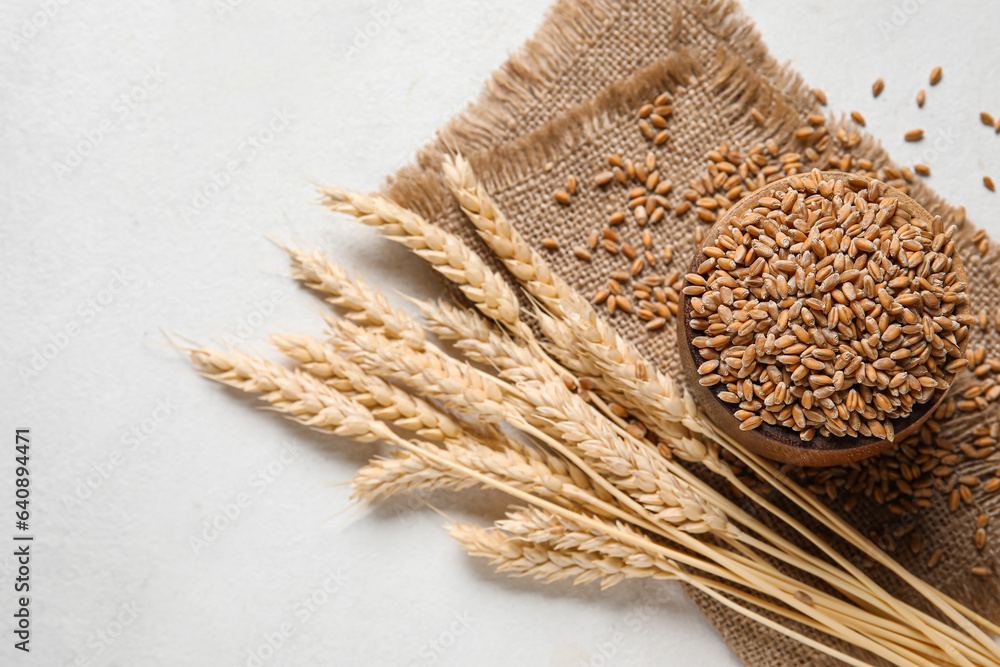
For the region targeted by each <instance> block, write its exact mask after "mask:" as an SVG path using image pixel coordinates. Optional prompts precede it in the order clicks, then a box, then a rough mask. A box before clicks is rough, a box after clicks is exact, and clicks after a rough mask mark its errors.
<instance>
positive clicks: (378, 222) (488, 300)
mask: <svg viewBox="0 0 1000 667" xmlns="http://www.w3.org/2000/svg"><path fill="white" fill-rule="evenodd" d="M322 194H323V202H324V203H325V204H326V205H327V206H328V207H329V208H330V209H332V210H334V211H339V212H341V213H346V214H348V215H352V216H354V217H355V218H357V219H358V220H360V221H361V222H363V223H364V224H366V225H370V226H373V227H377V228H378V229H379V230H381V231H382V233H384V234H385V235H386V236H387V237H389V238H390V239H392V240H394V241H397V242H399V243H402V244H403V245H405V246H407V247H408V248H410V249H411V250H413V251H414V252H415V253H416V254H417V255H418V256H419V257H421V258H422V259H424V260H425V261H427V262H428V263H429V264H430V265H431V266H433V267H434V269H435V270H436V271H437V272H438V273H440V274H441V275H442V276H444V277H445V278H447V279H448V280H450V281H451V282H453V283H455V284H456V285H458V286H459V288H460V289H461V290H462V293H463V294H465V296H466V297H468V298H469V300H470V301H472V302H473V303H474V304H476V307H477V308H479V309H480V310H481V311H482V312H483V314H484V315H486V316H487V317H489V318H490V319H494V320H497V321H498V322H501V323H502V324H503V325H504V326H505V327H507V328H509V329H510V331H511V332H513V333H515V334H517V335H525V336H530V330H529V329H528V328H527V326H525V324H524V323H523V322H521V319H520V305H519V303H518V299H517V295H516V294H515V293H514V290H513V289H511V287H510V285H508V284H507V282H506V281H505V280H503V279H502V278H500V277H499V276H498V275H497V274H496V273H495V272H494V271H493V270H492V269H490V268H489V267H488V266H486V264H485V263H484V262H483V261H482V259H481V258H480V257H479V255H477V254H476V253H475V252H473V251H472V250H471V249H470V248H469V247H468V246H467V245H465V242H463V241H462V240H461V239H459V238H458V237H457V236H455V235H454V234H451V233H448V232H446V231H444V230H443V229H441V228H440V227H439V226H437V225H434V224H432V223H430V222H428V221H427V220H424V219H423V218H422V217H421V216H419V215H417V214H416V213H413V212H412V211H409V210H407V209H405V208H403V207H402V206H399V205H397V204H395V203H394V202H392V201H390V200H388V199H386V198H384V197H380V196H369V195H363V194H361V193H358V192H352V191H349V190H341V189H339V188H323V189H322Z"/></svg>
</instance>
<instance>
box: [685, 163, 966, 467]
mask: <svg viewBox="0 0 1000 667" xmlns="http://www.w3.org/2000/svg"><path fill="white" fill-rule="evenodd" d="M823 176H824V178H826V179H829V178H834V179H837V180H846V179H847V178H856V177H857V176H856V175H855V174H845V173H843V172H836V171H825V172H823ZM788 181H789V178H783V179H781V180H779V181H775V182H774V183H771V184H770V185H767V186H765V187H763V188H761V189H760V190H757V191H756V192H753V193H752V194H750V195H747V196H746V197H745V198H743V199H742V200H740V201H739V202H737V203H736V205H735V206H733V207H732V208H731V209H729V211H727V212H726V214H725V215H724V216H723V217H722V219H720V220H719V221H718V222H716V223H715V225H714V226H713V227H712V229H711V230H710V231H709V232H708V235H707V236H706V237H705V240H704V242H703V243H702V245H701V248H699V249H698V253H697V254H696V255H695V257H694V260H693V261H692V262H691V267H690V269H689V271H690V272H695V271H696V269H697V267H698V265H699V264H701V263H702V262H703V261H705V259H707V257H706V255H705V254H704V253H703V252H702V249H703V248H705V247H706V246H709V245H712V244H714V243H715V239H716V237H717V236H718V235H719V233H720V231H721V230H722V229H724V228H725V227H726V226H727V225H728V224H729V221H730V220H731V219H732V218H733V217H734V216H736V217H737V218H741V217H742V216H743V214H744V213H746V212H747V211H748V210H750V209H752V208H754V207H755V206H756V205H757V202H758V201H759V200H760V199H761V198H763V197H770V196H772V195H773V193H774V192H775V191H776V190H781V189H783V188H786V187H788V184H789V183H788ZM886 193H887V194H889V195H891V196H893V197H897V198H898V200H899V206H901V207H902V208H904V209H905V210H906V211H907V212H908V213H910V214H911V216H912V217H915V218H921V219H923V220H926V221H927V222H930V221H931V220H932V219H933V216H931V214H930V213H928V212H927V211H926V210H924V208H923V207H922V206H920V204H918V203H917V202H916V201H914V200H913V199H912V198H911V197H908V196H907V195H905V194H903V193H902V192H900V191H898V190H896V189H895V188H892V187H888V186H886ZM952 270H953V271H955V272H956V273H958V279H959V281H962V282H967V278H966V275H965V268H964V267H963V266H962V261H961V259H960V258H959V257H958V255H957V254H956V255H955V257H954V262H953V265H952ZM682 296H683V295H682ZM681 306H682V309H683V317H679V318H677V322H678V332H677V333H678V341H679V344H680V348H681V361H682V363H683V365H684V373H685V374H686V375H687V377H688V378H689V379H690V380H691V382H690V383H689V386H690V387H691V392H692V394H693V395H694V398H695V401H696V402H697V404H698V406H699V407H700V408H701V409H702V410H704V411H705V413H706V414H707V415H708V416H709V418H710V419H711V420H712V422H713V423H714V424H716V425H717V426H718V427H719V428H721V429H722V430H723V431H724V432H725V433H726V434H727V435H729V436H730V437H732V438H734V439H736V440H738V441H739V442H741V443H742V444H744V445H745V446H746V447H747V449H749V450H751V451H753V452H754V453H756V454H759V455H761V456H765V457H767V458H769V459H774V460H776V461H781V462H783V463H792V464H795V465H801V466H815V467H820V466H834V465H843V464H846V463H851V462H853V461H859V460H861V459H865V458H868V457H869V456H874V455H875V454H878V453H879V452H882V451H884V450H885V449H888V448H889V447H890V446H891V445H892V444H893V442H901V441H902V440H904V439H905V438H907V437H908V436H910V435H912V434H914V433H916V432H917V430H918V429H919V428H920V425H921V424H922V423H923V422H924V421H926V420H927V418H928V417H930V416H931V415H932V414H933V413H934V411H935V410H936V409H937V407H938V406H939V405H940V404H941V402H942V401H943V400H944V397H945V394H946V393H947V392H945V391H941V390H939V391H938V392H937V393H936V394H935V396H934V397H933V398H932V399H931V400H929V401H927V402H926V403H923V404H919V405H916V406H914V408H913V411H912V412H911V413H910V415H909V416H908V417H905V418H902V419H896V420H894V421H893V428H894V429H895V432H896V439H895V441H889V440H882V439H880V438H875V437H867V438H866V437H861V436H859V437H856V438H851V437H829V438H827V437H822V436H819V435H817V436H816V437H814V438H813V439H812V440H810V441H809V442H803V441H802V440H801V439H800V438H799V434H798V433H797V432H796V431H793V430H792V429H790V428H787V427H785V426H772V425H770V424H767V423H764V424H761V425H760V426H758V427H757V428H756V429H754V430H752V431H741V430H740V421H739V420H738V419H737V418H736V416H735V415H734V414H733V413H734V412H735V411H736V407H735V406H733V405H731V404H729V403H725V402H723V401H721V400H719V398H718V397H717V393H718V392H720V391H722V389H723V388H724V385H721V384H718V385H715V386H714V387H703V386H702V385H700V384H698V382H697V381H696V378H698V365H699V364H700V360H701V357H700V356H699V355H698V352H697V349H696V348H695V347H694V345H693V344H692V342H691V341H692V340H693V339H694V338H695V336H696V332H695V331H693V330H692V329H691V327H690V326H689V325H688V322H689V321H690V319H691V297H689V296H683V302H682V304H681ZM971 312H972V307H971V306H970V305H969V303H968V302H966V303H965V304H964V305H963V306H961V307H960V308H958V309H957V310H956V311H955V313H956V314H965V313H971ZM968 340H969V337H968V336H966V337H965V338H964V339H963V340H962V341H961V342H960V343H959V348H960V349H961V350H962V353H963V354H964V353H965V348H966V345H967V343H968ZM954 377H955V376H954V375H951V376H948V377H947V379H948V381H949V384H950V383H951V381H952V380H954Z"/></svg>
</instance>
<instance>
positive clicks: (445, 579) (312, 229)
mask: <svg viewBox="0 0 1000 667" xmlns="http://www.w3.org/2000/svg"><path fill="white" fill-rule="evenodd" d="M398 1H399V2H400V3H401V7H402V11H401V12H400V13H399V14H398V15H397V16H395V17H394V18H393V19H392V21H391V23H390V25H388V27H386V28H384V29H383V30H381V32H380V34H378V35H376V36H375V37H374V38H372V39H371V40H370V44H368V45H367V46H365V48H363V49H361V50H360V51H359V52H357V53H356V54H353V55H352V56H351V57H350V58H348V57H347V56H346V55H345V53H344V47H345V46H347V45H349V44H350V43H351V40H352V39H354V35H355V31H356V30H357V29H359V28H363V27H364V25H365V24H366V23H367V22H369V21H371V20H372V17H373V14H372V12H374V11H380V10H383V9H384V8H385V7H386V6H387V1H386V0H374V1H358V0H340V1H338V2H335V3H332V2H318V1H315V0H312V1H308V2H302V3H296V4H294V5H291V4H277V3H265V2H262V1H261V0H246V1H243V2H241V1H240V0H231V1H230V2H228V3H227V0H218V1H217V2H214V3H213V2H204V3H197V4H196V3H179V2H167V1H165V0H144V1H141V2H114V3H110V2H109V3H100V7H98V6H96V5H97V4H98V3H84V2H80V1H73V0H68V1H66V2H56V1H55V0H48V1H46V2H42V1H39V0H29V1H27V2H4V3H2V5H0V26H2V28H3V33H4V34H3V35H0V37H3V43H2V44H0V72H3V74H2V76H0V87H2V91H0V112H2V122H0V137H2V139H0V151H2V152H0V155H2V159H0V183H2V186H0V188H2V190H0V192H2V193H3V198H2V212H0V248H2V256H0V257H2V261H0V284H2V289H0V347H2V349H3V355H2V359H3V361H2V362H0V363H2V367H0V368H2V371H3V374H2V376H0V378H2V386H0V405H2V406H3V407H2V409H0V443H3V447H2V448H0V541H2V542H0V618H2V619H3V620H2V621H0V637H2V646H0V664H4V665H9V664H13V665H27V664H29V662H30V664H34V665H46V666H48V665H71V664H77V665H129V666H130V667H143V666H146V665H213V666H217V665H232V666H234V667H235V666H237V665H333V664H337V665H430V664H441V665H463V664H481V665H510V664H524V665H551V666H554V667H570V666H572V667H576V666H578V665H626V664H628V665H653V664H663V665H713V666H714V665H730V664H735V662H736V661H735V658H734V657H733V656H732V654H731V653H730V652H729V651H728V650H727V649H726V648H725V646H724V645H723V644H722V642H721V641H720V640H719V638H718V637H717V636H716V635H715V633H714V631H713V630H712V628H711V627H710V626H709V625H708V623H707V622H706V621H705V620H704V619H702V617H701V616H700V614H699V613H698V612H697V610H696V609H695V607H694V606H693V605H692V604H691V603H689V602H687V601H686V600H685V599H684V598H683V597H682V596H681V594H680V591H679V589H677V588H675V587H673V586H672V585H667V584H662V585H660V586H656V585H655V584H654V585H653V586H652V587H651V586H649V585H647V584H646V583H639V584H624V585H621V586H619V587H616V588H614V589H612V590H610V591H608V592H606V593H600V592H599V591H597V590H595V589H594V588H593V587H588V588H572V587H570V586H568V585H555V586H549V587H543V586H541V585H536V584H534V583H532V582H529V581H520V580H510V579H507V578H505V577H503V576H497V575H494V574H492V573H491V572H490V570H489V568H488V567H487V566H486V565H485V564H484V563H482V562H479V561H474V560H472V559H470V558H468V557H466V556H464V555H463V554H462V553H461V552H460V551H459V549H458V548H456V546H455V545H454V544H453V543H452V542H451V540H450V538H448V537H447V536H446V535H445V534H444V532H443V531H442V530H441V529H440V525H441V524H442V523H443V519H442V518H441V517H440V516H438V515H437V514H435V513H434V512H432V511H431V510H429V509H427V508H426V507H424V506H423V505H422V504H420V503H413V504H412V505H411V504H408V503H407V502H405V501H402V502H396V503H390V504H387V505H385V506H383V507H380V508H377V509H373V510H369V511H364V512H362V513H360V514H359V515H351V516H347V515H342V516H339V517H337V518H331V517H333V515H334V514H336V513H337V512H339V511H340V510H342V509H344V508H345V507H346V506H347V490H346V489H345V488H344V487H342V486H333V487H331V486H329V484H330V483H331V482H342V481H344V480H346V479H348V478H349V477H350V475H351V473H352V472H353V471H354V470H355V469H356V467H357V466H358V465H360V464H361V463H362V462H363V461H364V460H365V459H366V458H367V457H368V456H369V455H370V454H371V453H372V451H373V449H372V448H370V447H368V446H359V445H352V444H347V443H341V442H329V441H327V440H325V439H323V438H321V437H318V436H316V435H312V434H309V433H305V432H303V431H302V430H300V429H296V428H293V426H292V425H289V424H286V423H285V422H283V421H282V420H280V419H278V418H276V417H275V415H273V414H268V413H262V412H255V411H253V410H252V409H251V407H252V403H251V402H250V401H247V400H243V399H242V398H240V397H238V396H237V395H236V394H235V393H233V392H229V391H224V390H222V389H220V388H219V387H217V386H214V385H212V384H210V383H208V382H206V381H202V380H200V379H199V378H197V377H196V376H195V375H194V374H193V373H191V372H190V370H189V369H188V367H187V365H186V364H185V363H184V361H183V360H182V359H181V358H179V356H178V355H177V354H176V353H174V352H173V351H171V350H170V349H168V348H167V346H166V344H165V341H164V338H163V336H162V335H161V334H160V331H159V327H166V328H168V329H171V330H175V331H179V332H183V333H185V334H187V335H189V336H192V337H195V338H198V339H201V340H208V339H210V337H212V336H217V335H220V334H222V335H228V336H230V337H232V338H237V339H239V338H245V339H246V341H245V342H246V343H247V344H249V345H255V346H257V347H258V348H263V345H262V344H261V343H260V341H259V340H258V337H260V336H262V335H263V334H265V333H266V332H268V331H270V330H276V329H291V330H296V329H298V330H306V331H311V332H314V333H318V332H319V331H320V328H319V326H318V324H319V323H318V317H317V316H316V312H315V308H316V305H315V301H314V300H313V299H312V297H310V296H309V295H308V294H305V293H304V292H302V291H300V290H297V289H296V288H295V287H294V285H293V284H292V281H291V280H290V279H289V278H288V277H287V275H286V272H287V269H286V260H285V257H284V255H283V253H282V252H281V251H280V250H278V249H276V248H275V247H274V246H272V245H271V244H270V243H268V242H267V241H266V239H265V237H266V236H273V237H276V238H278V239H284V240H295V239H296V238H301V239H304V240H307V241H309V242H312V243H315V244H317V245H321V246H323V247H325V248H326V249H327V250H328V251H329V252H330V253H331V254H332V255H333V256H334V257H335V258H336V259H338V260H340V261H342V262H343V263H344V264H346V265H347V266H349V267H352V268H356V269H363V270H364V272H365V273H366V275H367V276H368V277H369V278H370V279H371V280H372V281H373V282H375V283H377V284H380V285H382V286H384V287H390V288H392V287H395V288H399V289H403V290H406V291H409V292H415V293H417V294H418V295H429V294H431V293H433V291H434V289H435V283H434V282H433V281H431V280H428V274H427V272H426V271H425V270H424V269H423V267H422V266H420V264H419V262H417V261H415V260H414V259H412V258H410V257H408V256H407V255H406V253H405V252H403V251H402V250H400V249H399V248H397V247H396V246H394V245H390V244H389V243H388V242H384V241H381V240H379V239H377V238H376V236H375V234H374V233H372V232H371V231H370V230H367V229H363V228H358V227H356V226H354V225H352V224H350V223H348V222H346V221H344V220H339V219H334V218H333V217H332V216H331V215H329V214H327V213H325V212H324V211H323V210H322V209H320V208H319V207H317V206H314V205H313V204H312V203H311V202H312V200H313V199H314V194H313V190H312V188H311V186H310V185H309V183H308V181H309V180H313V181H318V182H323V183H330V184H341V185H346V186H350V187H354V188H358V189H362V190H367V189H374V188H376V187H377V186H378V185H379V184H380V183H381V181H382V179H383V177H384V175H386V174H388V173H391V172H393V171H395V170H396V169H397V168H398V167H399V166H401V165H403V164H404V163H405V162H407V160H408V159H409V158H410V157H411V156H412V155H413V153H414V151H415V149H417V148H418V147H419V146H420V145H422V144H423V143H424V142H425V141H426V140H427V139H428V138H429V137H430V136H431V135H432V133H433V132H434V130H435V129H436V128H437V127H439V126H440V125H442V124H443V123H444V122H445V121H446V120H447V119H448V118H449V117H450V116H451V115H453V114H454V113H456V112H458V111H459V110H460V109H461V108H462V107H463V106H464V105H465V104H466V102H467V101H469V100H470V99H471V98H472V97H473V96H474V95H475V94H476V93H477V91H478V90H479V87H480V84H481V82H482V81H483V80H484V79H485V78H486V77H487V75H488V74H489V73H490V71H491V70H492V69H493V68H494V67H496V66H497V65H499V64H500V63H501V62H503V60H504V59H505V57H506V56H507V54H508V53H509V52H510V51H511V50H512V49H514V48H516V47H517V46H518V45H519V44H521V43H522V42H523V41H524V40H525V39H526V38H527V37H529V36H530V35H531V34H532V32H533V31H534V30H535V28H536V26H537V25H538V23H539V21H540V20H541V18H542V15H543V12H544V4H545V3H543V2H539V1H537V0H534V1H532V0H502V1H501V0H489V1H488V2H478V3H457V2H444V1H443V0H398ZM473 4H475V8H473V6H472V5H473ZM46 11H47V13H45V12H46ZM748 11H749V12H750V13H751V14H752V15H753V16H754V17H755V18H756V19H757V20H758V21H759V23H760V27H761V29H762V31H763V33H764V36H765V38H766V39H767V41H768V43H769V44H770V45H771V47H772V48H773V50H774V52H775V53H776V55H777V56H778V57H779V58H780V59H783V60H785V59H789V60H791V61H792V62H793V63H794V65H795V66H796V67H797V68H798V69H799V70H800V71H801V72H802V73H803V74H805V76H806V77H807V79H808V80H809V81H810V83H811V84H812V85H816V86H821V87H823V88H824V89H825V90H826V91H827V93H828V95H829V98H830V105H831V108H833V109H840V110H844V111H849V110H851V109H855V108H856V109H858V110H860V111H861V112H862V113H864V115H865V116H866V117H867V118H868V121H869V129H870V130H871V131H872V132H874V133H875V134H876V135H878V136H879V137H882V138H883V140H884V141H885V143H886V144H887V145H888V147H889V148H890V149H891V150H892V152H893V154H894V155H895V157H896V158H897V159H898V160H900V161H904V162H914V161H919V160H923V161H926V162H927V163H928V164H930V165H931V167H932V168H933V169H934V175H933V177H932V183H933V184H934V186H935V187H936V188H937V189H938V190H939V191H940V192H941V193H943V194H944V195H946V196H947V197H949V198H951V199H952V200H954V201H956V202H959V203H962V204H964V205H965V206H967V207H968V209H969V214H970V217H971V218H972V219H973V220H975V221H977V222H978V223H979V224H980V225H983V226H985V227H987V228H988V229H989V230H990V231H991V232H992V233H998V232H1000V224H998V222H997V219H996V216H995V215H994V211H995V207H996V201H997V200H996V195H993V194H991V193H989V192H988V191H986V190H985V188H984V187H983V185H982V180H981V179H982V176H983V174H987V173H991V174H992V175H993V177H994V178H995V179H997V180H998V181H1000V153H998V147H1000V137H998V136H995V135H994V133H993V132H992V131H990V130H987V129H986V128H984V127H982V126H981V125H979V121H978V113H979V111H981V110H989V111H992V112H993V113H994V114H1000V87H998V86H997V81H998V75H1000V54H998V52H997V47H996V42H995V39H996V36H995V31H994V28H995V26H996V25H997V24H998V21H1000V3H987V2H979V3H974V2H965V3H945V2H933V3H932V2H918V1H917V0H908V1H906V2H903V1H897V2H896V3H895V4H894V5H893V4H889V3H886V4H885V6H883V7H877V6H874V5H873V4H872V3H866V2H860V1H853V2H839V3H830V2H819V1H813V0H810V1H804V2H797V3H786V2H781V1H779V0H766V1H765V0H752V1H751V2H749V4H748ZM40 12H42V13H40ZM650 20H655V17H650ZM32 21H34V22H35V23H36V24H38V25H40V27H37V28H35V27H33V26H32V25H31V22H32ZM934 65H942V66H943V67H944V71H945V76H944V81H943V83H942V84H941V85H940V86H938V87H936V88H933V89H930V88H928V102H927V105H926V107H925V108H924V109H923V110H919V109H917V107H916V104H915V103H914V101H913V96H914V94H915V92H916V90H917V89H918V88H920V87H926V79H927V74H928V72H929V71H930V69H931V67H932V66H934ZM151 72H152V73H155V75H156V76H155V77H151V76H150V73H151ZM879 76H882V77H884V78H885V80H886V82H887V85H886V90H885V93H883V95H882V97H880V98H879V99H878V100H873V99H872V97H871V94H870V86H871V83H872V82H873V81H874V79H875V78H877V77H879ZM282 119H284V120H282ZM269 123H272V124H273V127H275V128H276V131H274V132H273V133H269V132H268V129H267V128H268V124H269ZM912 127H924V128H926V129H927V131H928V137H929V138H928V139H927V140H925V141H924V142H923V143H920V144H904V143H903V141H902V136H901V135H902V133H903V131H904V130H906V129H910V128H912ZM939 132H942V133H944V134H943V135H939ZM939 136H943V137H945V138H944V139H940V140H939V146H938V148H935V146H934V142H935V140H936V139H937V138H938V137H939ZM87 137H90V139H87ZM254 142H255V143H256V147H254V145H253V144H254ZM78 147H80V148H78ZM928 152H929V153H928ZM83 153H85V154H83ZM922 155H923V157H921V156H922ZM233 160H238V161H239V167H238V168H237V169H236V171H235V174H234V176H233V177H232V179H231V182H230V183H228V184H223V187H221V188H215V187H214V186H213V184H212V183H213V181H212V179H213V173H217V172H219V171H220V170H222V169H224V168H225V166H226V164H227V163H228V162H230V161H233ZM60 165H62V166H60ZM63 166H65V168H63ZM199 195H201V196H199ZM116 276H117V278H116ZM18 426H30V427H31V428H32V430H33V438H34V444H33V458H32V475H33V481H34V486H33V490H34V496H33V498H34V504H33V510H34V514H33V519H32V528H33V532H34V533H35V534H36V535H37V542H36V543H35V545H34V547H33V548H34V549H35V556H34V562H33V568H34V569H33V577H34V579H33V591H32V594H33V598H32V610H33V613H34V617H33V628H34V636H33V642H32V648H33V651H32V654H31V655H30V658H26V657H25V656H23V655H22V654H20V653H16V652H15V651H14V650H13V648H12V646H11V644H12V640H11V635H10V634H9V630H10V628H11V625H12V619H11V614H12V612H13V604H14V593H13V590H12V571H13V570H12V558H11V556H10V552H11V549H9V548H8V546H7V545H9V544H10V542H9V539H10V535H11V533H13V529H12V527H11V526H12V523H13V516H12V515H13V500H12V497H13V484H12V479H13V460H12V459H13V456H14V453H13V429H14V428H15V427H18ZM480 497H481V496H479V495H477V494H463V495H461V496H460V497H458V498H454V497H452V496H449V495H438V496H435V497H434V502H435V504H436V505H437V506H438V507H440V508H441V509H442V510H443V511H445V512H447V513H448V514H449V515H451V516H455V517H461V518H467V519H470V518H471V519H477V518H480V517H483V516H485V515H487V513H488V512H489V511H495V509H496V508H497V507H498V504H497V502H496V501H497V498H496V497H489V498H487V499H486V500H477V498H480ZM237 500H240V501H242V505H243V506H242V507H241V508H240V509H239V512H238V515H236V514H235V513H233V515H234V516H235V518H233V519H231V520H228V526H226V527H225V529H224V530H222V531H221V532H218V533H215V532H208V533H206V532H205V527H206V526H208V525H210V524H212V523H213V522H216V523H218V524H219V525H222V524H224V523H226V522H227V520H226V519H225V518H224V517H225V511H226V510H225V508H226V507H227V506H230V505H232V504H233V503H234V502H236V501H237ZM192 538H195V539H199V540H204V541H203V542H202V543H201V544H200V545H199V548H198V549H195V548H194V547H193V546H192ZM654 592H656V594H654ZM130 610H134V611H130ZM133 616H134V619H133ZM122 621H128V624H127V625H126V626H125V627H122V626H120V625H119V623H120V622H122ZM269 641H271V642H273V643H275V644H281V646H280V648H278V649H276V650H274V651H271V650H269V649H268V642H269ZM253 654H256V655H257V656H262V657H263V659H261V657H257V658H254V657H252V656H253Z"/></svg>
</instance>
